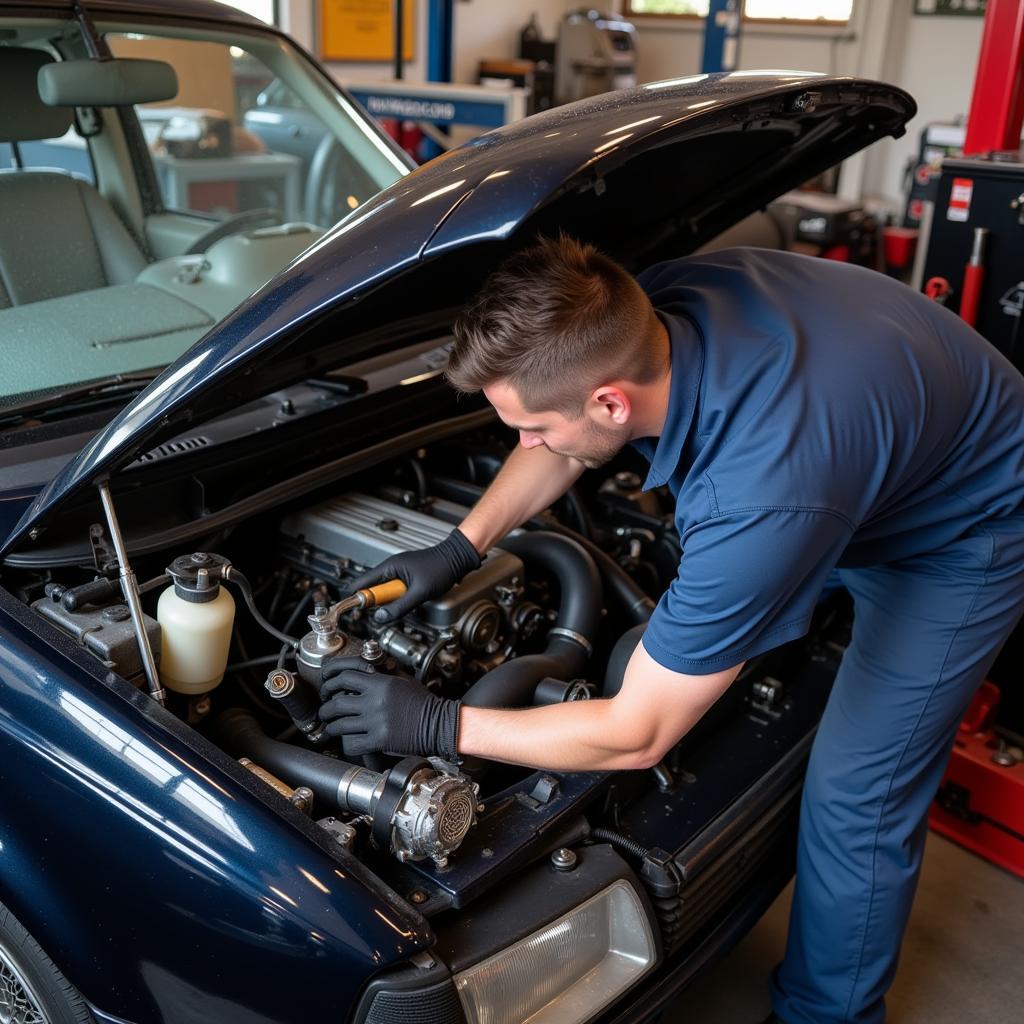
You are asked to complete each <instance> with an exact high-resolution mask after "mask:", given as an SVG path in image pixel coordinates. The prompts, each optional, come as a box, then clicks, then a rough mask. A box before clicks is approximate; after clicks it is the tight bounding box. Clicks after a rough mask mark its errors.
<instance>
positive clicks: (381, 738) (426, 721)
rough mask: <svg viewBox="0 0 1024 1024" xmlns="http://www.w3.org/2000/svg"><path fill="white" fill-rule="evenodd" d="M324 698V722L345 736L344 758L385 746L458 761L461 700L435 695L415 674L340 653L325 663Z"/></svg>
mask: <svg viewBox="0 0 1024 1024" xmlns="http://www.w3.org/2000/svg"><path fill="white" fill-rule="evenodd" d="M320 699H321V700H322V701H323V702H324V703H323V705H322V707H321V708H320V721H322V722H323V723H324V726H325V728H326V731H327V732H328V733H329V734H330V735H331V736H338V737H340V738H341V749H342V750H343V751H344V752H345V755H346V757H356V756H359V755H362V754H373V753H377V752H379V751H383V752H384V753H387V754H415V755H417V756H419V757H432V756H434V755H438V756H440V757H442V758H444V760H446V761H452V762H455V761H457V760H458V754H457V752H456V749H455V745H456V740H457V739H458V733H459V708H460V706H461V705H460V702H459V701H457V700H448V699H446V698H444V697H435V696H434V695H433V694H432V693H430V692H429V691H428V690H427V689H426V687H424V686H423V685H422V684H421V683H417V682H416V681H415V680H414V679H406V678H404V677H402V676H392V675H388V674H387V673H386V672H376V671H374V669H373V666H372V665H368V664H367V663H366V662H365V661H363V659H362V658H338V659H336V660H335V661H332V662H330V663H329V664H328V665H327V666H326V667H325V668H324V682H323V684H322V685H321V687H320Z"/></svg>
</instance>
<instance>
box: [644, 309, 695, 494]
mask: <svg viewBox="0 0 1024 1024" xmlns="http://www.w3.org/2000/svg"><path fill="white" fill-rule="evenodd" d="M655 313H657V314H658V318H659V319H660V320H661V322H662V323H663V324H664V325H665V329H666V330H667V331H668V338H669V345H670V348H671V353H672V380H671V384H670V386H669V399H668V411H667V413H666V415H665V425H664V427H663V428H662V431H661V436H660V437H658V438H657V439H656V441H655V442H654V443H653V445H652V447H653V453H652V455H651V456H650V460H651V468H650V472H648V474H647V479H646V480H645V481H644V488H643V489H644V490H645V491H649V490H650V489H651V488H652V487H660V486H661V485H662V484H664V483H666V482H667V481H668V480H669V479H671V477H672V474H673V473H675V471H676V468H677V467H678V465H679V460H680V459H681V458H682V455H683V450H684V449H685V447H686V439H687V436H688V435H689V433H690V425H691V424H692V422H693V414H694V410H695V409H696V407H697V393H698V391H699V390H700V378H701V371H702V370H703V368H704V341H703V339H702V337H701V334H700V330H699V329H698V327H697V325H696V324H695V323H694V322H693V321H692V320H690V319H689V318H688V317H685V316H675V315H673V314H671V313H665V312H663V311H662V310H660V309H656V310H655Z"/></svg>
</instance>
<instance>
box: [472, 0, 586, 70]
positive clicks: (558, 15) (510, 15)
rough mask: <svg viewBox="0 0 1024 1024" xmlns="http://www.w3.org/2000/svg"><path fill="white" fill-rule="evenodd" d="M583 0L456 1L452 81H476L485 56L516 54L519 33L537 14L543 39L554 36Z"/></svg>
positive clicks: (510, 55) (517, 52)
mask: <svg viewBox="0 0 1024 1024" xmlns="http://www.w3.org/2000/svg"><path fill="white" fill-rule="evenodd" d="M580 6H583V4H582V2H581V0H524V2H522V3H509V2H508V0H462V2H460V3H456V4H455V47H454V49H455V53H454V55H453V59H452V81H455V82H475V81H476V69H477V63H478V62H479V61H480V59H481V58H484V57H499V58H502V57H516V56H518V54H519V33H520V32H521V31H522V29H523V27H524V26H525V25H526V23H527V22H528V21H529V20H530V15H531V14H533V13H536V15H537V23H538V24H539V25H540V33H541V38H542V39H554V38H555V35H556V33H557V32H558V23H559V22H560V21H561V20H562V15H563V14H565V12H566V11H568V10H570V9H573V8H576V7H580Z"/></svg>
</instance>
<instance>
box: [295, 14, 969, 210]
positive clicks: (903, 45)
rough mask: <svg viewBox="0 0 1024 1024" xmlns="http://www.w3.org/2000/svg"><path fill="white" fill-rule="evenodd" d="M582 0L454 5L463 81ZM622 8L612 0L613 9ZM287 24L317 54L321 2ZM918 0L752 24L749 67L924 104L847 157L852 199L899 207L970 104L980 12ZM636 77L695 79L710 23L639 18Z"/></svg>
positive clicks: (744, 61) (413, 71) (548, 34)
mask: <svg viewBox="0 0 1024 1024" xmlns="http://www.w3.org/2000/svg"><path fill="white" fill-rule="evenodd" d="M415 2H416V4H417V34H416V56H415V59H414V60H413V61H412V62H411V63H410V64H409V65H408V66H407V69H406V76H407V77H408V78H409V79H410V80H420V81H422V80H423V79H424V78H425V77H426V47H425V45H424V41H425V38H426V28H427V26H426V14H427V4H426V2H425V0H415ZM579 6H580V0H526V2H525V3H522V4H519V3H509V2H508V0H461V2H459V3H456V4H455V8H454V11H455V54H454V62H453V78H454V80H455V81H456V82H467V83H468V82H473V81H475V79H476V67H477V61H478V60H479V59H480V58H481V57H512V56H515V54H516V52H517V48H518V44H519V32H520V30H521V29H522V27H523V25H524V24H525V23H526V21H527V20H528V18H529V16H530V13H531V12H533V11H536V12H537V18H538V21H539V23H540V27H541V31H542V33H543V35H544V37H545V38H554V36H555V34H556V32H557V27H558V22H559V21H560V19H561V18H562V16H563V14H565V12H566V11H568V10H571V9H574V8H576V7H579ZM602 6H604V7H606V8H607V9H609V10H621V8H622V3H621V2H619V0H612V2H610V3H609V2H607V0H606V3H605V4H604V5H602ZM280 9H281V21H282V27H283V28H285V30H286V31H288V32H290V33H291V34H292V35H293V36H294V37H295V38H296V39H298V40H299V42H300V43H302V44H303V45H304V46H306V47H307V48H308V49H310V50H311V51H313V52H314V53H315V52H316V49H317V47H316V40H315V35H314V16H315V12H314V3H313V0H281V3H280ZM912 11H913V4H912V3H911V2H910V0H855V4H854V15H853V21H852V22H851V25H850V26H848V27H843V28H841V29H835V28H822V27H818V26H803V27H786V26H776V25H765V26H759V27H757V28H751V27H749V26H748V27H747V28H745V30H744V34H743V38H742V41H741V46H740V67H741V68H743V69H754V68H798V69H801V70H807V71H822V72H825V73H827V74H840V75H842V74H859V75H863V76H865V77H868V78H881V79H884V80H886V81H890V82H893V83H895V84H896V85H899V86H901V87H902V88H904V89H906V90H907V91H908V92H910V93H911V95H913V96H914V97H915V99H916V100H917V102H918V106H919V108H920V112H919V114H918V116H917V117H916V118H915V119H914V121H912V122H911V124H910V127H909V130H908V132H907V134H906V135H905V136H904V137H903V138H902V139H899V140H886V141H883V142H880V143H877V144H876V145H875V146H873V147H872V148H871V150H869V151H868V152H867V153H866V154H864V155H863V156H861V157H860V158H854V159H852V160H850V161H847V164H848V166H847V167H846V168H845V169H844V174H843V179H842V188H843V192H844V194H846V195H850V196H859V195H862V194H865V195H876V196H879V197H882V198H884V199H885V200H887V201H888V202H890V203H892V204H894V205H897V204H898V202H899V197H900V195H901V192H902V169H903V165H904V164H905V162H906V160H907V159H908V158H909V156H910V155H911V154H912V153H913V152H914V151H915V149H916V147H917V136H918V134H919V132H920V130H921V127H923V125H925V124H926V123H927V122H929V121H941V120H947V119H949V118H950V117H953V116H956V115H957V114H965V113H966V111H967V108H968V106H969V104H970V95H971V90H972V88H973V84H974V72H975V67H976V65H977V58H978V50H979V48H980V45H981V32H982V25H983V22H982V19H981V18H957V17H949V18H937V17H917V16H915V15H914V14H913V13H912ZM636 24H637V50H638V66H637V76H638V78H639V80H640V81H641V82H651V81H657V80H658V79H663V78H674V77H679V76H682V75H690V74H694V73H695V72H697V71H699V70H700V63H701V52H702V48H703V24H702V23H701V22H699V21H697V22H679V21H675V20H672V19H664V18H660V19H654V18H643V19H637V20H636ZM328 70H330V71H331V73H332V74H334V75H336V76H337V77H338V78H349V77H350V78H370V79H386V78H390V76H391V65H390V64H388V63H380V64H330V65H328Z"/></svg>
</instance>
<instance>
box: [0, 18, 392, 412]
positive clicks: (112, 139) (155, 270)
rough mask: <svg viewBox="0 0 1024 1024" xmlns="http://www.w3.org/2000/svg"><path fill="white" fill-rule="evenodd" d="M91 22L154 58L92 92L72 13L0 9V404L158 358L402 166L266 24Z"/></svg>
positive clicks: (121, 46)
mask: <svg viewBox="0 0 1024 1024" xmlns="http://www.w3.org/2000/svg"><path fill="white" fill-rule="evenodd" d="M96 29H97V32H98V33H99V34H100V35H102V37H103V40H104V42H105V44H106V46H107V47H109V50H110V52H111V54H112V55H113V57H114V58H118V59H120V60H122V61H125V60H131V61H140V60H143V61H150V62H155V63H153V64H149V65H140V64H137V63H135V64H131V65H129V64H121V65H119V67H120V68H122V69H126V72H125V74H122V75H121V80H120V82H119V86H118V87H119V88H120V89H121V90H122V91H121V92H120V93H118V94H117V95H116V96H114V97H112V98H111V99H104V100H102V101H97V99H96V98H95V96H96V95H97V92H96V89H97V82H99V81H100V79H99V76H98V69H99V66H100V64H101V62H99V61H96V60H91V59H90V56H89V49H88V47H87V46H86V44H85V41H84V40H83V38H82V35H81V31H80V29H79V27H78V24H77V23H76V22H68V21H57V20H43V19H38V18H37V19H32V20H25V19H20V20H19V19H17V18H13V17H0V38H3V39H4V40H5V42H6V41H8V40H9V41H10V43H9V45H5V46H4V47H3V54H2V56H0V63H2V64H3V68H2V69H0V70H2V71H3V75H4V84H5V86H6V88H5V106H6V107H7V109H8V111H9V112H10V111H20V112H21V113H19V114H17V115H14V114H11V113H8V114H0V343H2V345H3V349H4V373H3V375H2V376H0V406H2V405H19V404H20V405H23V404H24V403H25V399H26V397H31V398H33V399H35V398H43V399H45V397H46V395H47V394H48V393H49V392H51V391H52V393H53V400H54V402H55V403H59V402H60V401H61V396H62V395H65V396H66V395H67V394H68V393H69V389H77V391H78V392H81V390H82V388H81V387H80V386H81V385H83V384H85V383H86V382H90V381H97V382H102V381H107V382H109V381H110V380H111V379H112V378H116V377H118V376H119V375H139V374H142V373H143V372H144V371H150V370H158V369H159V368H160V367H162V366H165V365H167V364H168V363H170V362H171V361H173V360H174V359H176V358H177V357H178V356H180V355H181V354H182V353H183V352H184V351H185V350H186V349H187V348H188V347H189V346H190V345H192V344H193V343H194V342H195V341H197V340H198V339H199V338H200V337H202V336H203V335H204V334H205V333H206V332H207V331H209V330H210V329H211V328H212V327H213V326H214V325H216V324H217V323H218V322H219V321H220V320H222V319H223V318H224V317H225V316H227V314H228V313H229V312H230V311H231V310H232V309H234V307H235V306H237V305H238V304H239V303H240V302H241V301H243V300H244V299H245V298H247V297H248V296H249V295H251V294H252V293H253V292H254V291H256V290H257V289H258V288H259V287H260V286H261V285H263V284H264V283H266V282H267V281H268V280H269V279H270V278H271V277H273V276H274V274H275V273H277V271H279V270H281V269H282V268H283V267H284V266H286V265H287V264H288V263H289V262H291V260H293V259H294V258H295V257H296V256H297V255H298V254H299V253H300V252H302V250H304V249H305V248H307V247H308V246H309V245H311V244H313V243H314V242H315V241H316V240H317V239H318V238H319V237H321V236H322V235H323V233H324V231H325V230H326V229H327V228H329V227H331V226H332V225H333V224H335V223H336V222H337V221H339V220H340V219H341V218H343V217H344V216H345V215H347V214H349V213H351V211H353V210H356V209H358V208H359V207H360V206H361V205H362V204H363V203H365V202H366V200H368V199H369V198H370V197H371V196H373V195H375V194H376V193H377V192H379V191H380V190H381V189H382V188H385V187H387V186H388V185H390V184H392V183H393V182H394V181H396V180H398V179H399V178H400V177H401V176H402V175H403V174H404V173H406V171H407V170H408V164H407V162H406V161H405V159H404V158H403V156H402V155H401V154H400V153H399V152H398V151H397V149H396V148H395V147H394V146H393V145H392V144H391V142H390V140H389V139H387V138H386V137H385V136H384V135H383V133H382V132H381V131H380V130H379V129H378V128H377V127H376V125H374V124H373V123H372V122H370V121H369V120H368V119H367V118H366V116H365V115H364V114H363V113H362V112H361V111H360V110H359V109H358V108H356V107H355V106H354V105H353V103H352V102H351V101H350V100H348V99H347V98H346V97H345V96H344V95H343V94H342V93H341V92H340V91H339V90H338V89H337V88H335V87H334V86H333V85H332V84H331V83H330V81H329V80H328V79H326V78H325V77H324V76H323V75H322V74H321V72H320V71H319V70H318V69H317V68H316V67H315V66H314V65H312V64H311V63H310V62H309V61H308V60H307V59H306V58H305V57H304V56H303V55H302V54H301V53H299V52H298V51H297V50H296V49H295V48H294V47H293V46H292V45H290V44H289V42H288V41H287V40H286V39H285V38H284V37H282V36H280V35H278V34H277V33H274V32H271V31H260V30H259V29H258V28H256V27H253V28H252V29H249V28H247V27H245V26H233V27H230V28H227V27H218V28H211V27H209V26H190V25H189V24H188V22H187V21H183V20H181V19H180V18H178V19H175V20H174V22H173V24H171V23H168V24H167V25H164V24H162V23H161V22H160V21H159V20H147V21H146V22H145V23H134V22H132V23H129V22H126V21H123V20H120V21H110V22H107V23H102V22H101V23H99V24H98V25H97V26H96ZM66 61H73V62H75V64H74V65H68V66H65V67H63V68H61V65H62V63H63V62H66ZM50 65H53V67H56V68H60V69H61V70H62V71H64V72H72V71H73V72H74V74H73V75H72V74H67V75H65V76H64V77H61V78H59V79H57V78H53V79H50V80H49V85H47V84H46V76H47V75H49V74H51V72H52V71H53V67H50ZM168 66H169V68H170V69H173V74H171V73H170V71H169V69H168ZM41 69H42V70H41ZM139 69H142V71H145V72H146V74H148V75H149V78H146V77H145V76H144V75H142V74H141V72H140V70H139ZM154 69H156V70H155V71H154ZM100 70H102V69H100ZM168 76H169V77H168ZM136 79H137V80H136ZM154 80H155V81H156V82H157V85H154V84H153V82H154ZM104 81H107V80H106V79H104ZM168 81H170V83H171V85H170V86H169V87H168V86H167V84H166V83H167V82H168ZM175 81H176V85H175V84H174V83H175ZM55 82H56V84H54V83H55ZM125 82H127V85H125V84H124V83H125ZM41 83H43V84H41ZM161 83H163V88H160V84H161ZM101 84H102V83H101ZM104 87H105V86H104ZM47 89H49V91H47ZM12 92H13V95H12ZM99 95H102V96H104V97H106V96H107V95H108V93H104V92H103V91H102V88H101V90H100V93H99ZM97 102H114V103H117V104H118V105H117V106H90V104H94V103H97ZM104 394H110V391H109V389H107V390H105V391H104Z"/></svg>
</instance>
